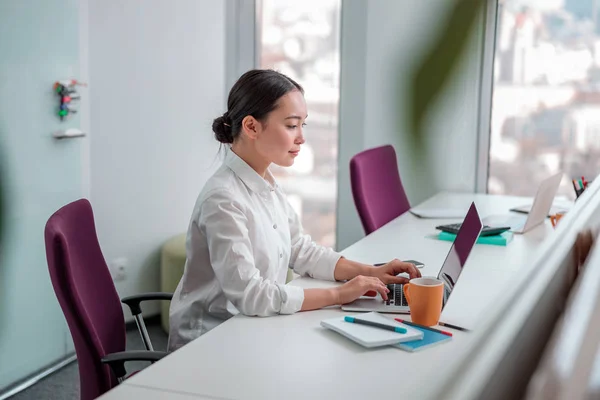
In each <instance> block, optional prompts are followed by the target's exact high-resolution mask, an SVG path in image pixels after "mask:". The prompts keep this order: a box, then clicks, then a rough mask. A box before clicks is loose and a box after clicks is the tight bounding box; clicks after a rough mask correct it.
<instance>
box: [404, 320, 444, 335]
mask: <svg viewBox="0 0 600 400" xmlns="http://www.w3.org/2000/svg"><path fill="white" fill-rule="evenodd" d="M394 319H395V320H396V321H398V322H401V323H403V324H406V325H409V326H415V327H417V328H421V329H428V330H430V331H433V332H437V333H441V334H443V335H446V336H452V333H450V332H446V331H440V330H439V329H435V328H430V327H428V326H423V325H419V324H415V323H414V322H410V321H405V320H403V319H400V318H394Z"/></svg>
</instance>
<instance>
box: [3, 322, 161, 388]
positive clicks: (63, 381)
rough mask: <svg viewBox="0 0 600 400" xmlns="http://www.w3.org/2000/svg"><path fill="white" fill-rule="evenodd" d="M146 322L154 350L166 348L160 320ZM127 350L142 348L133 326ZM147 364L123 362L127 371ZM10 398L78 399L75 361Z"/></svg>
mask: <svg viewBox="0 0 600 400" xmlns="http://www.w3.org/2000/svg"><path fill="white" fill-rule="evenodd" d="M147 323H148V332H149V334H150V339H151V340H152V345H153V346H154V349H155V350H160V351H165V350H166V349H167V334H166V333H165V331H164V330H163V329H162V327H161V326H160V320H159V319H157V318H152V319H151V320H150V321H147ZM127 350H144V345H143V344H142V339H141V337H140V334H139V332H138V330H137V328H136V327H135V326H134V327H132V328H129V329H128V330H127ZM147 365H149V364H148V363H146V362H142V361H132V362H130V363H127V364H125V367H126V368H127V371H135V370H138V369H142V368H143V367H145V366H147ZM10 399H11V400H34V399H35V400H46V399H48V400H79V371H78V369H77V362H74V363H71V364H69V365H67V366H66V367H64V368H62V369H61V370H59V371H57V372H55V373H54V374H52V375H49V376H47V377H46V378H44V379H43V380H41V381H40V382H38V383H36V384H35V385H33V386H31V387H30V388H28V389H26V390H24V391H23V392H21V393H18V394H16V395H15V396H13V397H11V398H10Z"/></svg>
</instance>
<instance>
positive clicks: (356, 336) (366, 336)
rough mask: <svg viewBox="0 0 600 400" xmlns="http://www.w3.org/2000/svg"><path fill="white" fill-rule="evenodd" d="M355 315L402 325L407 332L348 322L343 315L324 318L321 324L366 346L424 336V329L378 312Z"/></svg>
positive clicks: (360, 317)
mask: <svg viewBox="0 0 600 400" xmlns="http://www.w3.org/2000/svg"><path fill="white" fill-rule="evenodd" d="M354 317H355V318H359V319H363V320H367V321H372V322H379V323H383V324H388V325H393V326H401V327H403V328H405V329H406V333H398V332H393V331H389V330H385V329H380V328H376V327H373V326H367V325H361V324H355V323H350V322H346V321H345V320H344V316H343V315H342V316H339V317H336V318H331V319H326V320H323V321H321V326H323V327H325V328H328V329H331V330H333V331H335V332H337V333H339V334H341V335H343V336H345V337H347V338H348V339H350V340H353V341H355V342H356V343H358V344H360V345H362V346H364V347H380V346H388V345H392V344H398V343H401V342H408V341H415V340H421V339H422V338H423V336H424V333H423V331H422V330H420V329H417V328H415V327H412V326H408V325H406V324H402V323H400V322H397V321H394V320H393V319H391V318H388V317H385V316H383V315H381V314H380V313H378V312H369V313H364V314H358V315H354Z"/></svg>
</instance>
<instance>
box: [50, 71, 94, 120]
mask: <svg viewBox="0 0 600 400" xmlns="http://www.w3.org/2000/svg"><path fill="white" fill-rule="evenodd" d="M77 86H86V84H85V83H82V82H79V81H77V80H75V79H67V80H62V81H57V82H55V83H54V91H55V92H56V94H58V96H59V99H60V104H59V107H58V117H59V118H60V120H61V121H64V120H65V118H68V117H69V116H70V115H71V114H75V113H77V109H76V108H75V106H74V104H73V101H74V100H79V99H80V97H81V96H80V95H79V93H77Z"/></svg>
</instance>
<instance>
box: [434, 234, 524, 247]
mask: <svg viewBox="0 0 600 400" xmlns="http://www.w3.org/2000/svg"><path fill="white" fill-rule="evenodd" d="M512 238H513V233H512V232H510V231H506V232H503V233H501V234H500V235H491V236H479V237H478V238H477V242H476V243H479V244H493V245H496V246H506V245H507V244H508V243H510V241H511V240H512ZM438 239H439V240H446V241H449V242H454V239H456V235H455V234H453V233H448V232H440V233H439V235H438Z"/></svg>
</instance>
